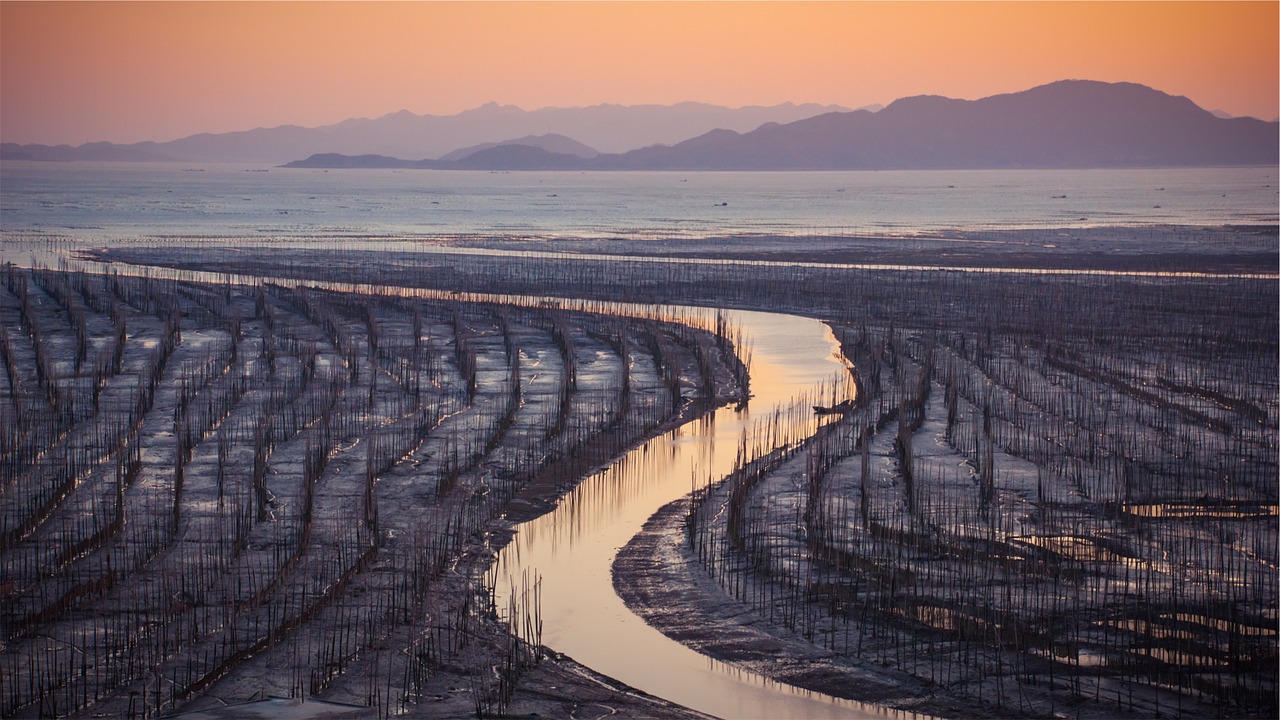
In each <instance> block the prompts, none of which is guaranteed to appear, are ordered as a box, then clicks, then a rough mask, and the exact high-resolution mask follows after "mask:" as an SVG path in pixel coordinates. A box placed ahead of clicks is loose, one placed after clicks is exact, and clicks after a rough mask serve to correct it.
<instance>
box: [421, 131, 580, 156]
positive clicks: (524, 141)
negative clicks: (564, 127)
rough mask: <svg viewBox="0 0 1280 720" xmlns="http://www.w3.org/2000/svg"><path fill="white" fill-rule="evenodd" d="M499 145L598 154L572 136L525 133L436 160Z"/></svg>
mask: <svg viewBox="0 0 1280 720" xmlns="http://www.w3.org/2000/svg"><path fill="white" fill-rule="evenodd" d="M500 145H524V146H527V147H536V148H541V149H543V150H546V151H547V152H550V153H560V154H562V155H574V156H576V157H582V158H593V157H595V156H597V155H599V154H600V153H599V152H597V151H596V150H595V148H592V147H590V146H588V145H583V144H582V143H580V142H578V141H577V140H574V139H573V138H567V137H565V136H564V135H558V134H555V133H548V134H546V135H526V136H524V137H522V138H516V139H514V140H504V141H502V142H492V143H482V144H480V145H473V146H471V147H466V148H461V149H458V150H454V151H453V152H451V153H447V154H445V155H441V156H440V157H439V158H438V160H440V161H442V162H456V161H459V160H462V159H463V158H466V157H467V156H468V155H473V154H475V153H477V152H480V151H481V150H488V149H490V148H495V147H498V146H500Z"/></svg>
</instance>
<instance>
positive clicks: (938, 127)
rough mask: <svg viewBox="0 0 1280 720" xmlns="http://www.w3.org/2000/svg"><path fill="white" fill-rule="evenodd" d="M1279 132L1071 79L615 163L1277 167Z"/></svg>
mask: <svg viewBox="0 0 1280 720" xmlns="http://www.w3.org/2000/svg"><path fill="white" fill-rule="evenodd" d="M1278 127H1280V126H1278V125H1277V123H1274V122H1272V123H1266V122H1263V121H1261V120H1256V119H1254V118H1231V119H1224V118H1218V117H1215V116H1214V115H1213V114H1212V113H1210V112H1208V111H1206V110H1203V109H1201V108H1199V107H1197V106H1196V105H1195V104H1194V103H1192V102H1191V101H1190V100H1188V99H1186V98H1183V97H1174V96H1171V95H1168V94H1165V93H1162V92H1159V91H1156V90H1152V89H1151V88H1148V87H1145V86H1143V85H1136V84H1133V83H1101V82H1092V81H1080V80H1069V81H1062V82H1056V83H1051V84H1049V85H1043V86H1040V87H1037V88H1032V89H1031V90H1027V91H1024V92H1019V93H1012V94H1007V95H996V96H992V97H988V98H983V99H981V100H974V101H968V100H953V99H949V98H944V97H937V96H919V97H910V98H904V99H902V100H898V101H896V102H894V103H892V104H890V105H889V106H888V107H886V108H885V109H883V110H881V111H880V112H878V113H869V112H863V111H858V112H850V113H829V114H826V115H820V116H817V117H814V118H809V119H806V120H800V121H797V122H794V123H790V124H787V125H777V124H768V125H764V126H762V127H760V128H758V129H756V130H754V131H752V132H749V133H745V134H740V133H736V132H730V131H722V130H716V131H712V132H709V133H706V134H704V135H701V136H699V137H696V138H693V139H690V140H686V141H684V142H681V143H678V144H676V145H673V146H670V147H667V146H657V147H649V148H644V149H641V150H636V151H634V152H630V153H626V154H624V155H622V156H619V157H617V158H616V159H613V162H612V163H610V164H611V167H614V168H618V169H624V168H625V169H672V170H675V169H680V170H822V169H928V168H1085V167H1089V168H1096V167H1151V166H1194V165H1274V164H1277V162H1278V161H1280V142H1278V137H1280V133H1278V132H1277V128H1278Z"/></svg>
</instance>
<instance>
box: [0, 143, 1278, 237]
mask: <svg viewBox="0 0 1280 720" xmlns="http://www.w3.org/2000/svg"><path fill="white" fill-rule="evenodd" d="M1278 187H1280V182H1278V181H1277V168H1275V167H1244V168H1239V167H1237V168H1168V169H1127V170H928V171H856V172H509V173H507V172H478V171H477V172H469V171H442V170H319V169H285V168H279V167H271V166H264V165H237V164H200V165H189V164H181V163H177V164H175V163H155V164H152V163H47V162H30V161H5V162H4V163H3V165H0V237H2V239H4V240H5V241H15V240H21V239H32V238H41V237H46V238H47V237H52V238H60V239H67V240H73V241H78V242H83V243H87V244H94V243H99V242H101V243H107V244H110V243H112V242H116V241H129V240H133V239H146V238H150V239H155V238H175V239H177V238H197V239H198V238H244V239H249V238H259V239H271V238H287V239H295V240H297V239H301V240H306V239H316V240H322V239H353V238H405V239H431V238H459V237H461V238H467V237H472V238H475V237H481V238H495V237H521V238H547V239H554V238H573V239H579V240H581V239H593V238H600V239H617V238H622V239H627V238H633V239H654V238H659V239H668V240H679V239H681V238H708V237H724V238H732V237H734V236H749V235H756V236H760V235H766V236H776V237H778V238H782V239H786V238H796V239H797V240H796V241H797V242H800V241H801V239H803V238H805V237H810V236H814V235H840V234H863V233H879V234H887V235H904V236H909V235H913V234H921V233H932V232H937V231H941V230H957V229H960V230H984V229H989V230H1002V229H1019V228H1068V227H1096V226H1114V225H1119V226H1125V225H1139V226H1140V225H1153V224H1162V225H1163V224H1168V225H1234V224H1276V223H1277V207H1278V205H1280V196H1278V194H1277V192H1278V191H1277V188H1278Z"/></svg>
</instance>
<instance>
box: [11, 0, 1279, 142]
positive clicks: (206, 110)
mask: <svg viewBox="0 0 1280 720" xmlns="http://www.w3.org/2000/svg"><path fill="white" fill-rule="evenodd" d="M1278 10H1280V5H1278V4H1276V3H1267V2H1242V3H1236V2H1172V3H1169V2H1139V3H1127V2H1116V3H1112V2H1106V3H1070V2H1068V3H1034V2H1001V3H982V2H976V3H975V2H940V3H935V2H831V3H808V2H785V3H775V2H760V3H736V2H724V3H720V2H714V3H647V2H638V3H631V2H626V3H597V2H584V3H548V2H527V3H507V2H493V3H489V2H484V3H454V2H427V3H380V2H371V3H198V2H197V3H74V2H73V3H49V2H32V3H14V2H4V3H0V19H2V21H3V22H0V100H2V102H0V136H2V139H3V140H4V141H6V142H16V143H42V144H49V145H57V144H69V145H80V144H83V143H85V142H96V141H107V142H115V143H132V142H139V141H144V140H154V141H157V142H164V141H168V140H174V139H178V138H182V137H187V136H190V135H193V134H198V133H223V132H235V131H244V130H252V129H256V128H264V127H266V128H269V127H276V126H280V125H298V126H302V127H318V126H324V125H331V124H335V123H338V122H342V121H344V120H348V119H352V118H377V117H381V116H384V115H387V114H393V113H395V112H398V111H400V110H408V111H409V112H412V113H414V114H416V115H454V114H457V113H459V112H463V111H466V110H469V109H474V108H477V107H480V106H483V105H485V104H487V103H491V102H492V103H498V104H501V105H514V106H516V107H520V108H522V109H528V110H537V109H542V108H553V107H554V108H568V107H586V106H592V105H600V104H614V105H674V104H678V103H681V102H701V103H708V104H712V105H720V106H725V107H731V108H736V107H744V106H772V105H778V104H781V103H785V102H792V103H795V104H808V103H816V104H821V105H838V106H842V107H846V108H851V109H853V108H859V107H863V106H866V105H872V104H885V105H887V104H889V103H890V102H892V101H894V100H896V99H899V98H903V97H910V96H915V95H941V96H945V97H951V98H958V99H966V100H975V99H979V98H982V97H988V96H991V95H999V94H1004V93H1011V92H1018V91H1021V90H1025V89H1028V88H1031V87H1035V86H1038V85H1043V84H1045V83H1049V82H1054V81H1057V80H1064V79H1088V80H1098V81H1103V82H1133V83H1140V84H1143V85H1147V86H1149V87H1152V88H1155V89H1157V90H1160V91H1162V92H1166V93H1169V94H1171V95H1181V96H1185V97H1187V98H1189V99H1190V100H1192V101H1193V102H1195V103H1196V104H1197V105H1199V106H1201V107H1203V108H1205V109H1206V110H1211V111H1224V112H1226V113H1229V114H1231V115H1234V116H1251V117H1257V118H1259V119H1262V120H1272V119H1274V118H1276V117H1277V115H1278V114H1280V89H1278V87H1280V70H1277V67H1278V66H1280V50H1278V49H1277V47H1278V40H1277V34H1276V33H1275V27H1276V25H1277V22H1278V20H1280V12H1278Z"/></svg>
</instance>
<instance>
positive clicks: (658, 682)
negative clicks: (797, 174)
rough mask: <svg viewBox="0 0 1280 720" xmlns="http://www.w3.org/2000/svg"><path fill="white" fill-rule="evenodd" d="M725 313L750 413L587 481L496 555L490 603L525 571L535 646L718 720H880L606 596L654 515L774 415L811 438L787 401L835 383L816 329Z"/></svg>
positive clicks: (650, 445) (722, 469) (826, 346)
mask: <svg viewBox="0 0 1280 720" xmlns="http://www.w3.org/2000/svg"><path fill="white" fill-rule="evenodd" d="M728 315H729V320H730V322H733V323H737V324H738V325H739V326H740V327H741V328H742V329H743V330H744V331H745V334H746V335H747V337H749V338H750V339H751V342H752V353H753V354H752V368H751V382H752V385H751V390H752V399H751V402H750V405H749V408H748V409H746V410H737V409H734V408H732V407H725V408H721V409H719V410H717V411H716V412H714V413H713V414H711V415H709V416H707V417H706V418H704V419H702V420H699V421H696V422H693V423H689V424H686V425H684V426H682V427H680V428H677V429H675V430H673V431H671V432H668V433H667V434H665V435H663V436H661V437H658V438H655V439H653V440H650V441H649V442H647V443H645V444H644V445H643V446H642V447H639V448H637V449H635V450H633V451H632V452H630V453H627V454H626V455H624V456H623V457H622V458H621V459H619V460H618V461H617V462H615V463H613V464H612V465H611V466H610V467H609V468H607V469H605V470H603V471H600V472H598V473H595V474H594V475H592V476H590V477H588V478H587V479H585V480H584V481H583V482H582V483H581V484H580V485H579V486H578V487H577V488H576V489H575V490H574V491H573V492H571V493H570V494H569V495H568V496H566V497H565V498H564V499H563V501H562V502H561V503H560V505H559V506H558V507H557V508H556V510H555V511H554V512H552V513H549V514H547V515H544V516H542V517H540V518H537V519H534V520H531V521H529V522H526V523H523V524H521V525H520V526H518V527H517V534H516V537H515V539H514V540H513V541H512V542H511V543H510V544H509V545H508V546H507V547H506V548H505V549H504V551H503V552H501V553H500V555H499V558H498V578H499V580H498V586H497V597H498V598H503V597H507V596H508V594H509V592H510V588H511V587H513V586H515V583H513V582H512V580H513V579H515V580H516V581H517V582H518V579H519V578H521V577H522V576H523V574H524V573H536V574H538V575H540V576H541V578H542V583H541V589H542V598H541V601H542V602H541V610H542V623H543V626H542V642H543V644H545V645H546V646H547V647H550V648H553V649H555V650H557V651H559V652H563V653H566V654H568V655H569V656H571V657H573V658H574V659H575V660H577V661H578V662H581V663H583V664H584V665H587V666H588V667H590V668H592V669H594V670H597V671H599V672H602V673H604V674H606V675H609V676H611V677H613V678H616V679H618V680H621V681H622V682H625V683H627V684H628V685H631V686H633V687H637V688H640V689H642V690H644V691H646V692H648V693H651V694H653V695H657V696H659V697H662V698H665V699H667V700H671V701H672V702H676V703H679V704H681V705H684V706H686V707H690V708H693V709H695V710H699V711H701V712H705V713H708V714H711V715H715V716H719V717H726V718H754V717H760V718H763V717H768V718H822V717H848V718H859V717H863V718H865V717H886V716H887V715H886V714H885V713H882V712H879V711H877V710H876V709H875V708H870V707H866V706H863V705H860V704H858V703H852V702H848V701H844V700H839V699H837V698H833V697H830V696H827V695H822V694H820V693H812V692H808V691H804V690H799V689H796V688H793V687H790V686H787V685H781V684H778V683H775V682H772V681H769V680H767V679H765V678H762V677H760V676H757V675H755V674H753V673H749V672H744V671H743V670H741V669H740V668H736V667H733V666H731V665H725V664H723V663H719V662H715V661H713V660H711V659H710V658H707V657H706V656H703V655H701V654H699V653H697V652H694V651H693V650H691V649H689V648H687V647H685V646H683V645H681V644H679V643H677V642H675V641H673V640H670V639H668V638H667V637H666V636H664V635H662V634H661V633H659V632H658V631H657V630H655V629H653V628H651V627H649V626H648V625H646V624H645V622H644V621H643V620H641V619H640V618H639V617H638V616H636V615H635V614H633V613H632V612H631V611H630V610H628V609H627V607H626V605H625V604H623V602H622V599H621V598H619V597H618V595H617V594H616V593H615V592H614V590H613V581H612V577H611V568H612V565H613V560H614V558H615V556H616V555H617V554H618V551H619V550H620V549H621V548H622V547H623V546H624V545H625V544H626V543H627V542H628V541H629V540H630V539H631V538H632V537H634V536H635V535H636V534H637V533H639V532H640V529H641V527H642V526H643V525H644V523H645V521H646V520H648V519H649V517H650V516H652V515H653V513H654V512H656V511H657V510H658V509H659V508H661V507H662V506H663V505H665V504H667V503H669V502H671V501H672V500H675V499H678V498H680V497H683V496H684V495H687V494H688V493H689V492H690V491H691V490H692V489H693V487H694V486H695V485H701V484H702V483H704V482H705V481H706V480H707V479H716V480H718V479H719V478H722V477H724V476H725V475H727V474H728V473H729V472H730V471H732V469H733V462H734V459H735V456H736V454H737V452H738V448H739V447H740V445H741V442H742V440H743V438H744V436H747V435H748V434H750V433H752V432H760V431H762V430H763V429H764V426H765V425H766V423H765V422H763V421H768V420H770V419H772V418H775V417H776V418H779V424H780V425H782V426H783V427H782V428H781V429H782V430H783V431H784V432H783V433H780V434H781V435H784V436H790V437H795V438H799V437H804V436H807V435H809V434H811V433H812V432H813V431H814V430H816V428H817V422H818V421H817V419H816V418H815V417H814V415H813V412H812V411H811V410H810V409H809V408H808V407H807V405H797V402H796V401H797V398H799V397H800V396H801V395H805V394H807V395H808V396H809V398H810V399H811V400H823V401H826V400H827V399H829V397H828V394H829V393H830V392H831V390H830V388H831V387H832V386H833V385H838V383H837V381H836V378H839V377H841V376H843V375H844V374H845V370H846V369H845V366H844V365H843V362H842V360H841V359H840V356H839V345H838V343H837V342H836V339H835V337H834V336H833V335H832V333H831V331H830V329H829V328H827V327H826V326H825V325H823V324H822V323H820V322H818V321H816V320H811V319H808V318H800V317H794V316H787V315H778V314H772V313H758V312H740V311H734V312H730V313H728ZM823 387H826V388H827V390H825V391H823V390H821V389H820V388H823ZM800 402H801V403H805V402H809V401H808V400H801V401H800Z"/></svg>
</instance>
